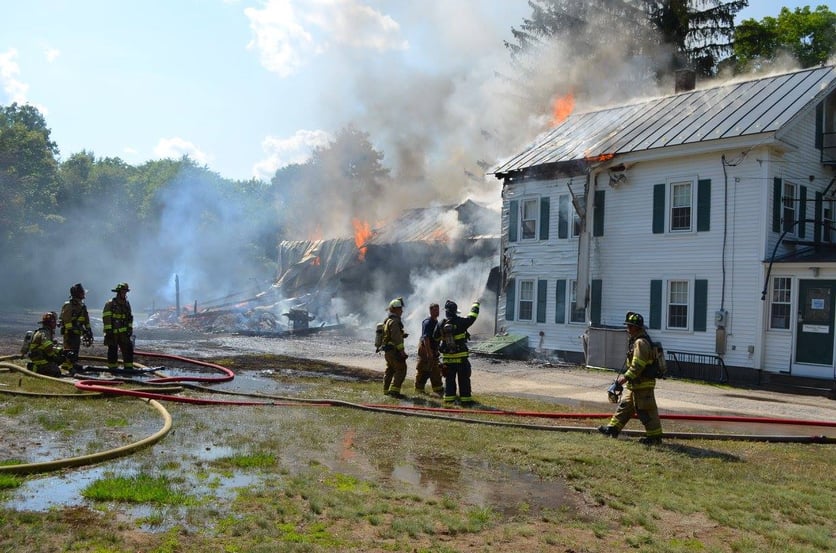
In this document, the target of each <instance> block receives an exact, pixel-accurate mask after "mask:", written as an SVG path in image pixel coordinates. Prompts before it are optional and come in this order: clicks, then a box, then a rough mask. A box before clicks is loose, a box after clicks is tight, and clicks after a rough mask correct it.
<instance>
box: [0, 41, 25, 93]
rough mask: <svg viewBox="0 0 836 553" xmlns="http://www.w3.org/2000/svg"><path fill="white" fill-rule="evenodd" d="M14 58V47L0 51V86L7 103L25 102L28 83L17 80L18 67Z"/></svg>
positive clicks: (15, 54)
mask: <svg viewBox="0 0 836 553" xmlns="http://www.w3.org/2000/svg"><path fill="white" fill-rule="evenodd" d="M15 58H17V50H16V49H15V48H12V49H11V50H7V51H6V52H2V53H0V87H2V88H3V91H4V92H5V93H6V96H7V98H8V101H9V103H15V102H17V103H18V104H25V103H26V93H27V92H28V90H29V85H28V84H26V83H24V82H22V81H19V80H18V78H17V77H18V75H19V74H20V67H19V66H18V65H17V61H15Z"/></svg>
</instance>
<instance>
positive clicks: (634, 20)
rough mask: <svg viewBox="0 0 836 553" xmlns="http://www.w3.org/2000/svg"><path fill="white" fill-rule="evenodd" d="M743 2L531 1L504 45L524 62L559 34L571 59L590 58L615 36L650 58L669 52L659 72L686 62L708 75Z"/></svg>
mask: <svg viewBox="0 0 836 553" xmlns="http://www.w3.org/2000/svg"><path fill="white" fill-rule="evenodd" d="M747 4H748V2H747V0H716V1H712V2H705V1H702V0H672V1H671V0H664V1H663V0H635V1H623V0H594V1H588V0H531V1H530V2H529V5H530V6H531V8H532V15H531V17H530V18H527V19H524V20H523V23H522V25H520V27H519V28H512V29H511V32H512V34H513V36H514V42H506V43H505V46H506V48H507V49H508V50H509V52H510V54H511V57H512V59H514V60H515V61H517V62H518V64H523V65H524V61H523V60H524V59H525V54H527V53H530V52H531V51H532V50H536V49H537V48H538V47H539V46H540V45H542V44H543V43H544V42H547V41H548V40H550V39H552V38H559V39H562V40H561V45H562V49H561V50H562V51H564V52H565V53H566V57H567V59H570V60H572V62H573V63H575V62H576V61H577V60H579V59H584V60H589V59H592V58H594V57H595V56H596V55H597V53H598V52H600V51H601V50H606V48H605V47H606V46H607V45H612V44H614V43H616V41H617V44H618V46H619V49H620V50H621V51H624V53H625V54H627V55H632V56H642V57H644V58H649V57H652V56H654V55H655V54H654V52H657V51H660V50H661V51H670V52H672V54H671V55H670V56H663V57H660V58H658V59H656V60H654V64H655V67H654V70H656V71H658V72H659V73H661V74H667V73H670V72H672V71H673V70H675V69H680V68H683V67H688V66H689V67H693V68H695V69H696V70H697V71H698V72H699V73H700V74H703V75H713V74H714V73H715V71H716V67H717V64H718V62H719V61H720V60H722V59H723V58H725V57H727V56H728V55H729V54H730V53H731V49H732V46H731V44H732V39H733V37H734V18H735V15H737V13H738V12H739V11H740V10H742V9H743V8H745V7H746V6H747ZM612 30H616V32H612ZM660 47H662V48H660ZM535 70H537V68H536V67H534V68H524V71H523V72H524V73H525V72H528V71H535Z"/></svg>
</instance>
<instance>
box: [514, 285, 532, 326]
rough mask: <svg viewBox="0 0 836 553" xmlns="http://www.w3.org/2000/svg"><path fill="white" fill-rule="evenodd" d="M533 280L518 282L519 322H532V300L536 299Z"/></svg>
mask: <svg viewBox="0 0 836 553" xmlns="http://www.w3.org/2000/svg"><path fill="white" fill-rule="evenodd" d="M534 294H535V290H534V281H533V280H521V281H520V299H519V305H518V308H519V314H520V316H519V320H521V321H532V320H534V298H535V297H536V296H535V295H534Z"/></svg>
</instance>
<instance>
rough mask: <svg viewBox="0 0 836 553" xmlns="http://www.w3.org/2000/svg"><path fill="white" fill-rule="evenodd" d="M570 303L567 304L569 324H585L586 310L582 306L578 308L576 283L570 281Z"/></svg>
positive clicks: (575, 281)
mask: <svg viewBox="0 0 836 553" xmlns="http://www.w3.org/2000/svg"><path fill="white" fill-rule="evenodd" d="M570 297H571V300H572V301H571V302H570V303H569V322H570V323H585V322H586V309H585V308H584V306H583V305H581V306H578V281H577V280H573V281H572V293H571V296H570Z"/></svg>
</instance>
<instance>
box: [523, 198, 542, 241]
mask: <svg viewBox="0 0 836 553" xmlns="http://www.w3.org/2000/svg"><path fill="white" fill-rule="evenodd" d="M521 215H522V217H520V219H521V221H520V235H521V236H522V239H523V240H532V239H534V238H536V237H537V223H538V220H539V216H540V205H539V201H538V200H537V199H533V200H523V202H522V214H521Z"/></svg>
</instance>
